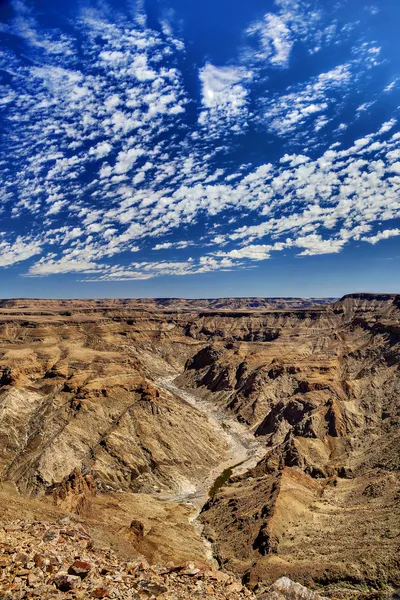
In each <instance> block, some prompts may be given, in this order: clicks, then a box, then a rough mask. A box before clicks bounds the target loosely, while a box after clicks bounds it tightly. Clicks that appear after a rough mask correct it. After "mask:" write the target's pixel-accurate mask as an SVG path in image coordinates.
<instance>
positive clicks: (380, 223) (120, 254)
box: [0, 0, 400, 298]
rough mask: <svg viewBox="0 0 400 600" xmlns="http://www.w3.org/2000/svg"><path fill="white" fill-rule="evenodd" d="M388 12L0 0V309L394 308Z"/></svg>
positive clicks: (395, 15)
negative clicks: (296, 302) (190, 302)
mask: <svg viewBox="0 0 400 600" xmlns="http://www.w3.org/2000/svg"><path fill="white" fill-rule="evenodd" d="M399 30H400V3H399V2H398V0H379V2H378V1H376V2H375V1H374V0H365V1H364V0H338V1H337V2H335V1H334V0H318V1H317V0H315V1H313V0H274V1H273V0H262V1H261V0H247V1H246V2H244V1H243V0H202V1H201V2H189V1H188V0H97V1H96V0H69V1H68V2H53V1H52V0H0V37H1V40H0V136H1V143H0V182H1V186H0V297H3V298H4V297H65V298H68V297H85V298H90V297H128V296H132V297H136V296H138V297H143V296H145V297H146V296H147V297H171V296H174V297H178V296H180V297H188V298H190V297H217V296H307V297H339V296H342V295H343V294H345V293H351V292H360V291H368V292H400V278H399V274H400V268H399V267H400V193H399V192H400V112H399V107H400V64H399V60H398V57H399V56H400V36H399V33H398V32H399Z"/></svg>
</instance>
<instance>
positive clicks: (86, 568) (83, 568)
mask: <svg viewBox="0 0 400 600" xmlns="http://www.w3.org/2000/svg"><path fill="white" fill-rule="evenodd" d="M91 568H92V566H91V564H90V563H88V562H85V561H82V560H76V561H75V562H74V563H73V564H72V565H71V566H70V567H69V569H68V573H69V574H70V575H77V576H78V577H80V578H81V579H84V578H85V577H87V576H88V575H89V573H90V570H91Z"/></svg>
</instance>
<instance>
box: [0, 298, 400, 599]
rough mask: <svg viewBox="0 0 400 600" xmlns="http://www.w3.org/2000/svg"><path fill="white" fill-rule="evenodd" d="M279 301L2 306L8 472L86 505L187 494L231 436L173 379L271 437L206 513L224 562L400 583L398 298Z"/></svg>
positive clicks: (329, 582)
mask: <svg viewBox="0 0 400 600" xmlns="http://www.w3.org/2000/svg"><path fill="white" fill-rule="evenodd" d="M282 302H283V301H281V300H279V299H278V300H277V299H273V300H268V299H240V300H238V299H233V300H232V299H224V300H221V301H206V300H202V301H183V300H175V299H173V300H167V299H166V300H157V301H153V300H122V301H117V300H107V301H104V300H99V301H97V300H96V301H95V300H93V301H90V300H87V301H55V300H49V301H28V300H13V301H3V302H2V305H1V308H0V470H1V476H0V479H1V481H2V482H3V483H4V484H5V483H7V485H8V484H9V483H10V482H11V483H12V484H15V485H16V486H17V488H18V490H19V492H20V493H21V494H22V495H23V496H26V497H28V496H29V497H36V496H39V497H42V498H45V499H46V498H47V499H48V500H49V502H52V503H53V504H54V506H56V507H58V509H61V510H65V511H74V512H77V513H79V514H83V513H85V514H86V513H87V514H89V513H90V507H91V506H94V507H96V506H97V507H98V506H101V505H102V502H103V498H108V497H109V496H110V497H111V496H112V497H113V506H114V507H117V508H115V509H113V510H115V511H117V510H118V498H120V504H121V506H122V504H123V502H127V503H129V502H130V500H127V498H133V497H138V496H137V494H138V493H140V494H143V497H145V495H147V496H146V497H147V498H150V496H149V494H151V495H152V496H151V497H153V496H155V497H157V498H159V500H158V501H159V502H162V501H163V498H167V497H168V498H169V499H171V498H174V497H176V498H178V499H188V498H189V497H190V494H191V493H193V492H195V490H196V486H197V484H198V482H202V481H205V480H207V477H209V475H210V471H213V470H214V469H215V468H218V465H220V464H222V463H223V462H224V460H227V459H228V458H229V447H228V442H227V439H226V438H225V436H224V435H221V429H218V428H216V427H215V425H214V423H213V421H212V420H210V419H209V418H207V415H205V414H204V413H203V412H202V411H200V410H198V409H196V408H195V407H194V406H191V405H190V403H187V402H185V401H184V400H183V399H182V397H181V396H179V395H177V394H176V393H174V391H173V389H172V388H171V387H168V385H165V381H166V380H171V379H174V384H175V386H178V387H180V388H181V389H185V390H189V391H191V392H193V393H195V394H196V396H197V397H198V398H201V399H203V400H204V401H208V402H210V403H211V404H212V406H214V407H215V409H216V410H217V411H218V413H219V414H222V415H226V419H227V421H228V420H229V419H232V418H233V419H237V420H238V421H239V422H240V423H241V424H242V426H243V427H245V428H247V429H248V430H249V431H251V432H252V433H253V434H254V435H255V436H256V437H257V439H258V440H259V442H260V445H261V446H263V447H264V449H265V454H264V456H263V458H262V459H261V460H260V461H259V462H258V464H255V466H253V467H252V468H251V469H248V470H247V471H246V470H245V471H244V472H242V473H241V474H240V475H237V474H236V475H234V476H233V477H231V478H230V480H229V481H228V482H227V484H226V485H224V486H223V487H221V488H219V489H218V491H217V492H216V493H215V495H214V496H213V497H212V498H211V499H209V501H208V502H207V504H206V506H205V507H204V509H203V512H202V515H201V518H202V521H203V523H204V525H205V532H206V534H207V536H208V537H209V539H210V540H211V541H212V543H213V549H214V552H215V555H216V557H217V558H218V560H219V561H220V563H221V564H222V565H223V566H224V567H225V568H227V569H229V570H232V571H235V572H236V573H237V574H238V575H239V576H240V577H242V578H243V580H244V582H246V583H249V584H250V585H251V586H252V587H254V586H256V585H258V586H260V585H261V584H265V585H266V584H268V583H269V582H272V581H274V580H275V579H277V578H278V577H281V576H283V575H289V576H291V577H293V578H294V579H297V580H298V581H300V582H301V583H304V584H306V585H311V586H323V587H325V588H326V591H327V592H328V593H332V594H333V595H336V594H337V593H339V594H341V595H342V596H346V594H347V595H349V596H351V595H352V594H353V595H354V594H355V593H356V592H357V593H362V591H363V589H364V588H367V587H368V588H369V589H375V590H377V594H378V595H379V594H380V593H382V594H383V593H384V591H385V589H386V587H385V586H396V585H400V581H398V573H399V564H398V562H397V561H398V558H397V557H398V555H399V554H398V550H399V548H398V540H399V539H400V538H399V536H400V531H399V521H400V515H399V498H400V495H399V494H400V482H399V449H400V448H399V436H398V426H399V423H400V406H399V398H400V374H399V366H400V297H399V296H396V295H390V294H387V295H373V294H355V295H351V296H346V297H344V298H342V299H341V300H339V301H336V302H333V303H331V304H324V303H322V302H321V303H320V304H319V305H318V306H314V307H311V306H310V304H307V301H301V302H299V301H298V300H294V299H289V300H285V302H284V303H282ZM296 302H297V305H296ZM171 389H172V391H171ZM132 494H133V495H134V496H132ZM141 497H142V496H141ZM123 499H124V500H123ZM146 502H148V506H149V510H152V507H153V508H154V506H155V504H154V503H153V502H152V501H150V500H148V501H146ZM105 506H107V504H105ZM157 506H158V505H157ZM95 510H96V508H95ZM158 510H159V509H158ZM163 510H164V509H163ZM170 513H171V511H170V510H169V509H168V510H165V515H167V516H165V519H169V516H168V515H169V514H170ZM115 514H117V513H116V512H115ZM147 516H148V515H147V514H145V515H144V517H143V518H144V519H146V518H147ZM134 517H135V515H130V521H132V519H133V518H134ZM127 518H128V517H127ZM173 518H175V517H173ZM160 519H161V517H160ZM140 520H142V517H141V519H140ZM161 520H162V519H161ZM124 527H126V529H127V534H126V535H127V539H128V538H129V539H130V537H129V536H131V534H132V532H131V531H130V530H129V527H128V526H125V525H124ZM158 527H159V525H158ZM121 531H122V530H121ZM124 531H125V529H124ZM157 531H159V529H158V530H157ZM128 534H129V535H128ZM124 535H125V534H124ZM148 535H150V534H145V536H144V540H143V541H142V542H141V543H142V544H143V545H144V546H146V548H147V551H148V552H149V553H153V555H154V556H155V555H157V556H158V555H159V553H158V554H157V551H156V549H155V548H156V545H157V541H156V540H157V539H158V543H159V544H160V543H161V541H160V540H161V537H162V536H160V535H159V534H158V533H157V535H155V534H154V531H153V534H152V535H153V537H152V538H151V542H150V538H149V537H148ZM180 535H181V534H180V533H179V536H180ZM157 536H158V537H157ZM179 539H180V540H181V539H183V538H181V537H179ZM129 543H130V542H129ZM162 543H165V540H164V541H163V542H162ZM174 552H176V550H174ZM196 552H197V550H196ZM161 554H162V553H161ZM164 556H165V553H164ZM346 590H347V591H346ZM349 590H350V592H349Z"/></svg>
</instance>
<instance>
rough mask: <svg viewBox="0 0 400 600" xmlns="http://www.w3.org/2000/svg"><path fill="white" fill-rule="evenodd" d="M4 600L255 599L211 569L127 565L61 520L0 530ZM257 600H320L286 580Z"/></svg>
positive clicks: (192, 565) (228, 576)
mask: <svg viewBox="0 0 400 600" xmlns="http://www.w3.org/2000/svg"><path fill="white" fill-rule="evenodd" d="M0 553H1V557H0V567H1V574H0V597H1V598H2V600H23V599H28V598H39V599H41V600H51V599H54V600H56V599H58V600H63V599H67V598H74V599H76V600H86V599H89V598H116V599H117V598H119V599H121V600H122V599H123V600H139V599H143V600H152V599H159V600H161V599H162V600H186V599H194V598H198V599H199V600H200V599H201V598H215V600H225V599H226V600H230V599H232V600H244V599H246V600H247V599H248V600H251V599H252V598H253V599H254V598H256V597H257V596H256V595H254V594H253V593H252V592H250V591H249V590H248V589H247V588H246V587H244V586H243V585H242V584H241V583H240V582H239V581H238V580H237V579H236V578H235V576H234V575H232V574H228V573H223V572H222V571H218V570H213V569H211V568H210V567H209V565H204V564H199V563H190V562H187V563H184V564H180V565H173V564H168V565H167V566H160V565H152V566H150V565H149V563H148V562H147V561H146V559H144V557H137V558H136V559H135V560H132V561H130V562H125V561H123V560H121V559H120V557H118V555H116V554H115V553H114V552H113V551H112V550H110V549H107V548H100V547H96V546H95V544H94V542H93V539H92V538H91V536H90V534H89V533H88V531H87V530H86V529H85V528H84V527H83V526H82V525H81V524H79V523H73V522H71V520H70V519H69V518H68V517H64V518H62V519H61V520H60V522H59V523H57V524H54V523H46V522H40V521H35V522H26V521H15V522H10V523H7V524H4V523H2V524H1V525H0ZM259 592H260V593H259V595H258V597H259V598H265V599H270V600H286V599H289V598H298V599H299V600H323V599H322V598H321V597H320V596H318V595H317V594H315V593H312V592H310V591H309V590H306V589H305V588H303V587H302V586H299V585H298V584H295V583H293V582H291V581H290V580H288V579H286V578H282V579H281V580H279V581H277V582H276V583H275V584H274V585H273V586H271V587H270V588H269V589H262V590H261V589H260V590H259Z"/></svg>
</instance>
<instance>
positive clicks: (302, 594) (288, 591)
mask: <svg viewBox="0 0 400 600" xmlns="http://www.w3.org/2000/svg"><path fill="white" fill-rule="evenodd" d="M265 598H266V599H267V598H268V599H269V598H271V600H286V599H287V600H329V599H328V598H326V597H324V596H320V595H319V594H317V592H313V591H311V590H309V589H308V588H306V587H304V586H303V585H301V584H300V583H296V582H294V581H292V580H291V579H289V577H281V578H280V579H278V580H277V581H275V583H274V584H273V585H272V586H271V587H270V588H269V590H268V592H267V594H266V596H265Z"/></svg>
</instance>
